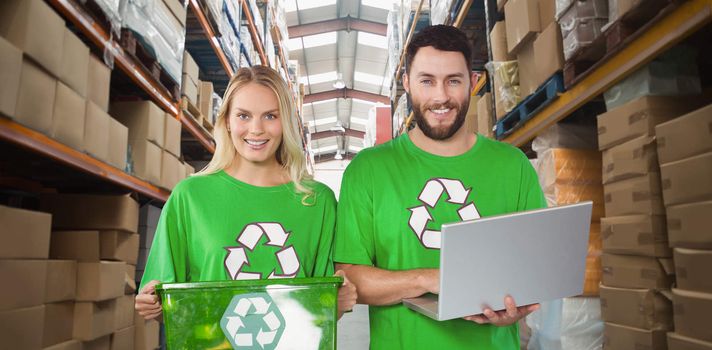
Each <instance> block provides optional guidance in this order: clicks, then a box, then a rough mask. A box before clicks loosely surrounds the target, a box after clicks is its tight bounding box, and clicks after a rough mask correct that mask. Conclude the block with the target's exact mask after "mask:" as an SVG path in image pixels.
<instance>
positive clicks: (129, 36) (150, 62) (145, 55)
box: [119, 28, 180, 101]
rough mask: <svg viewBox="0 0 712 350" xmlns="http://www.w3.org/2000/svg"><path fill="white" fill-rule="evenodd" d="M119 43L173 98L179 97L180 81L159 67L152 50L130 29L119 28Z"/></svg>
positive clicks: (177, 98)
mask: <svg viewBox="0 0 712 350" xmlns="http://www.w3.org/2000/svg"><path fill="white" fill-rule="evenodd" d="M119 45H120V46H121V48H122V49H124V52H126V53H127V54H128V55H129V56H131V57H132V58H133V59H134V61H135V62H136V63H137V64H138V65H139V66H141V67H142V68H143V70H144V71H145V72H146V73H148V74H149V75H150V76H152V77H153V78H154V79H155V80H156V81H158V82H159V83H161V85H163V87H164V88H166V90H167V91H168V93H169V94H170V95H171V97H173V99H174V100H176V101H178V100H179V99H180V83H179V82H176V81H175V80H173V78H172V77H171V76H170V75H169V74H168V73H167V72H166V71H165V70H164V69H163V67H161V65H160V64H159V63H158V60H157V59H156V55H155V53H154V52H153V50H149V49H148V48H147V47H146V46H145V45H144V44H143V41H142V40H141V39H140V38H139V37H138V36H136V34H135V33H134V32H133V31H132V30H130V29H127V28H123V29H121V37H120V38H119Z"/></svg>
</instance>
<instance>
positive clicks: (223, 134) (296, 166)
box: [195, 66, 313, 204]
mask: <svg viewBox="0 0 712 350" xmlns="http://www.w3.org/2000/svg"><path fill="white" fill-rule="evenodd" d="M251 83H255V84H260V85H262V86H265V87H267V88H269V89H270V90H272V92H274V94H275V96H276V97H277V100H278V102H279V115H280V120H281V122H282V143H281V144H280V145H279V148H278V149H277V154H276V157H277V162H279V164H280V165H281V166H282V167H283V168H284V169H286V170H287V172H288V174H289V178H290V179H291V181H292V182H293V183H294V187H295V189H296V190H297V192H298V193H303V194H304V197H303V198H302V203H304V204H306V203H305V201H306V200H307V198H308V197H311V196H312V195H313V191H312V190H311V188H309V187H308V186H307V183H308V182H311V181H312V178H311V175H309V173H308V172H307V167H306V157H305V156H304V152H303V148H302V142H301V137H300V133H301V130H302V126H301V125H299V120H298V119H297V111H296V109H295V108H294V103H293V102H292V99H291V97H290V96H291V92H290V91H289V87H288V86H287V84H286V83H285V82H284V80H283V79H282V77H281V76H280V75H279V73H277V71H275V70H274V69H272V68H269V67H266V66H252V67H249V68H240V69H238V70H237V72H236V73H235V75H234V76H233V77H232V79H230V83H229V84H228V86H227V89H226V90H225V96H223V104H222V106H220V109H219V110H218V117H217V120H216V121H215V126H214V128H213V137H214V138H215V153H214V154H213V158H212V159H211V160H210V163H208V165H207V166H205V168H203V169H202V170H201V171H199V172H197V173H196V174H195V176H200V175H208V174H213V173H216V172H218V171H221V170H223V169H226V168H228V167H229V166H230V165H231V164H232V161H233V159H234V158H235V156H236V155H237V151H236V150H235V145H233V143H232V139H231V138H230V134H229V133H228V131H227V118H228V117H229V115H228V113H229V112H230V107H231V105H232V103H233V101H232V99H233V97H234V96H235V93H236V92H237V91H238V90H240V89H241V88H243V87H245V86H246V85H248V84H251Z"/></svg>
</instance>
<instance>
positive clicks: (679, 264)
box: [675, 248, 712, 293]
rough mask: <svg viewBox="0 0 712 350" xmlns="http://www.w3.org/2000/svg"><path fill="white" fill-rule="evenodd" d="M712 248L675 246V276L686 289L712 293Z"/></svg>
mask: <svg viewBox="0 0 712 350" xmlns="http://www.w3.org/2000/svg"><path fill="white" fill-rule="evenodd" d="M710 267H712V250H693V249H685V248H675V278H676V282H677V287H678V288H680V289H684V290H689V291H694V292H702V293H712V270H710Z"/></svg>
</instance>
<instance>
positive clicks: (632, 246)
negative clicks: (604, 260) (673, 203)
mask: <svg viewBox="0 0 712 350" xmlns="http://www.w3.org/2000/svg"><path fill="white" fill-rule="evenodd" d="M601 231H602V232H601V235H602V237H603V251H604V252H606V253H613V254H631V255H643V256H652V257H671V256H672V250H671V249H670V247H669V246H668V240H667V224H666V222H665V216H662V215H658V216H650V215H630V216H614V217H606V218H602V219H601Z"/></svg>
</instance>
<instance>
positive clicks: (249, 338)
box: [220, 293, 285, 350]
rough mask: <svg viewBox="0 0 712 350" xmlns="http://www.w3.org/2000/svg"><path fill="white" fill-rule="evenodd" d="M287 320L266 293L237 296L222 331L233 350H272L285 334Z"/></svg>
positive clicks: (222, 324) (231, 302)
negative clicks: (285, 320)
mask: <svg viewBox="0 0 712 350" xmlns="http://www.w3.org/2000/svg"><path fill="white" fill-rule="evenodd" d="M284 327H285V322H284V316H282V313H281V312H280V311H279V308H277V305H276V304H275V303H274V302H273V301H272V298H270V296H269V295H268V294H267V293H251V294H241V295H236V296H234V297H233V298H232V301H230V305H228V306H227V309H225V313H224V314H223V317H222V319H221V320H220V328H222V331H223V334H225V337H226V338H227V339H228V341H229V342H230V344H231V345H232V348H233V349H240V350H242V349H245V350H250V349H254V350H272V349H274V348H276V347H277V344H279V339H280V337H281V336H282V333H283V332H284Z"/></svg>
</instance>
